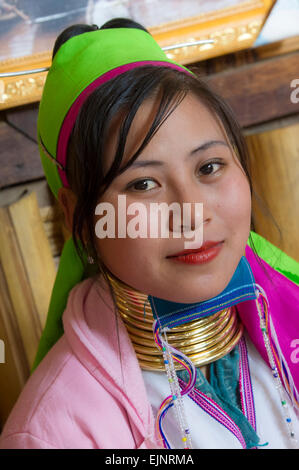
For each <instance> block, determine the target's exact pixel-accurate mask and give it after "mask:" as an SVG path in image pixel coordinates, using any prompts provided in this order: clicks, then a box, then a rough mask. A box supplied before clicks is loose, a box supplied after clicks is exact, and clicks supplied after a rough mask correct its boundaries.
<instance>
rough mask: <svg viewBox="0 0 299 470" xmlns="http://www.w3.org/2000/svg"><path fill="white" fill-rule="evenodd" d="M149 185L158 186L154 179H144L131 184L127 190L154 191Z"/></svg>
mask: <svg viewBox="0 0 299 470" xmlns="http://www.w3.org/2000/svg"><path fill="white" fill-rule="evenodd" d="M149 183H152V184H153V185H155V184H156V183H155V182H154V181H153V180H152V179H149V178H147V179H145V178H144V179H142V180H138V181H135V182H133V183H131V184H129V185H128V186H127V188H126V189H133V191H148V190H149V189H152V188H151V187H150V186H151V185H150V184H149Z"/></svg>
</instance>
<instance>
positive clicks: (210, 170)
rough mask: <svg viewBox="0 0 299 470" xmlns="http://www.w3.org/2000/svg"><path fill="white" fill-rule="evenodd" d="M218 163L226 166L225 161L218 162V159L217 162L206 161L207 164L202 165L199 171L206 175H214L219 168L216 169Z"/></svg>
mask: <svg viewBox="0 0 299 470" xmlns="http://www.w3.org/2000/svg"><path fill="white" fill-rule="evenodd" d="M217 165H218V166H220V167H221V166H224V165H225V163H223V162H218V161H217V162H209V163H206V164H205V165H203V166H202V167H200V169H199V171H200V172H201V173H203V175H204V176H208V175H212V174H214V173H216V172H217V169H216V170H215V166H216V167H217ZM218 169H219V168H218Z"/></svg>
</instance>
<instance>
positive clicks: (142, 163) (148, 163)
mask: <svg viewBox="0 0 299 470" xmlns="http://www.w3.org/2000/svg"><path fill="white" fill-rule="evenodd" d="M215 145H224V146H225V147H229V146H228V144H227V142H225V141H224V140H208V141H207V142H204V143H203V144H201V145H199V147H196V148H195V149H193V150H191V152H190V153H189V154H188V155H187V157H191V156H192V155H194V154H196V153H198V152H201V151H203V150H207V149H208V148H210V147H213V146H215ZM163 165H165V162H162V161H160V160H138V159H137V160H135V161H134V162H133V163H132V164H131V165H130V166H129V167H128V168H127V169H129V168H142V167H147V166H163ZM125 171H126V170H125Z"/></svg>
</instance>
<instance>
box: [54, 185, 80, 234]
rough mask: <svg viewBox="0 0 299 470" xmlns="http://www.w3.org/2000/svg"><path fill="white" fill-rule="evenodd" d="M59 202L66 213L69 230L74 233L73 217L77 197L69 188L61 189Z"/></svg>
mask: <svg viewBox="0 0 299 470" xmlns="http://www.w3.org/2000/svg"><path fill="white" fill-rule="evenodd" d="M58 201H59V203H60V206H61V209H62V211H63V213H64V221H65V225H66V228H67V230H68V231H69V232H70V233H72V228H73V215H74V210H75V206H76V203H77V196H76V195H75V194H74V193H73V191H72V190H71V189H69V188H63V187H62V188H59V190H58Z"/></svg>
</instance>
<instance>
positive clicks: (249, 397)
mask: <svg viewBox="0 0 299 470" xmlns="http://www.w3.org/2000/svg"><path fill="white" fill-rule="evenodd" d="M239 354H240V361H239V371H240V379H239V387H240V396H241V404H242V411H243V414H244V416H246V418H247V419H248V421H249V423H250V424H251V426H252V427H253V429H254V430H255V431H256V416H255V406H254V397H253V391H252V384H251V377H250V369H249V361H248V353H247V347H246V341H245V338H244V336H243V337H242V338H241V340H240V342H239Z"/></svg>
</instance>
